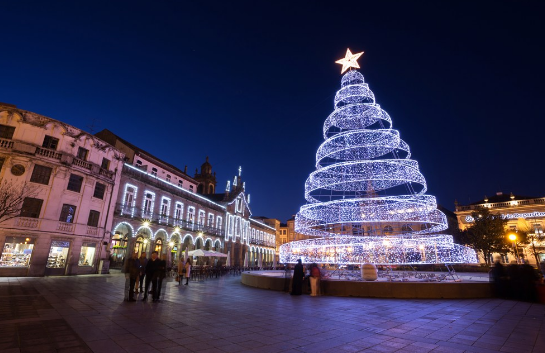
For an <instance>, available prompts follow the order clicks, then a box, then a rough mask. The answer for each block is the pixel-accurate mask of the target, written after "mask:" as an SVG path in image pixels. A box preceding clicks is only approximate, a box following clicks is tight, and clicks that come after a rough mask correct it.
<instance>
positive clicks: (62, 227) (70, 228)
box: [57, 222, 76, 233]
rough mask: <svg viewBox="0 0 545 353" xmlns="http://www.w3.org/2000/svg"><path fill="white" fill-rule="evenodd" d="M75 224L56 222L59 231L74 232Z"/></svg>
mask: <svg viewBox="0 0 545 353" xmlns="http://www.w3.org/2000/svg"><path fill="white" fill-rule="evenodd" d="M75 226H76V225H75V224H74V223H66V222H59V223H58V224H57V230H58V231H60V232H66V233H74V228H75Z"/></svg>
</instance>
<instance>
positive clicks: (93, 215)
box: [87, 210, 100, 227]
mask: <svg viewBox="0 0 545 353" xmlns="http://www.w3.org/2000/svg"><path fill="white" fill-rule="evenodd" d="M99 218H100V212H98V211H95V210H91V211H89V219H88V220H87V225H88V226H90V227H98V219H99Z"/></svg>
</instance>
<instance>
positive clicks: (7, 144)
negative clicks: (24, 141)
mask: <svg viewBox="0 0 545 353" xmlns="http://www.w3.org/2000/svg"><path fill="white" fill-rule="evenodd" d="M0 148H9V149H11V148H13V141H12V140H6V139H0Z"/></svg>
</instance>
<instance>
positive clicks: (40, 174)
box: [30, 164, 53, 185]
mask: <svg viewBox="0 0 545 353" xmlns="http://www.w3.org/2000/svg"><path fill="white" fill-rule="evenodd" d="M52 170H53V169H52V168H49V167H44V166H43V165H39V164H35V165H34V169H33V170H32V175H31V176H30V181H31V182H32V183H38V184H44V185H48V184H49V178H50V177H51V171H52Z"/></svg>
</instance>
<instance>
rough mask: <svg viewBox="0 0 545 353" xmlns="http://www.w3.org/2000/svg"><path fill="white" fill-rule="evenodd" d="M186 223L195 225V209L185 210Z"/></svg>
mask: <svg viewBox="0 0 545 353" xmlns="http://www.w3.org/2000/svg"><path fill="white" fill-rule="evenodd" d="M187 221H188V222H189V223H195V207H193V206H191V207H188V208H187Z"/></svg>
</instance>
